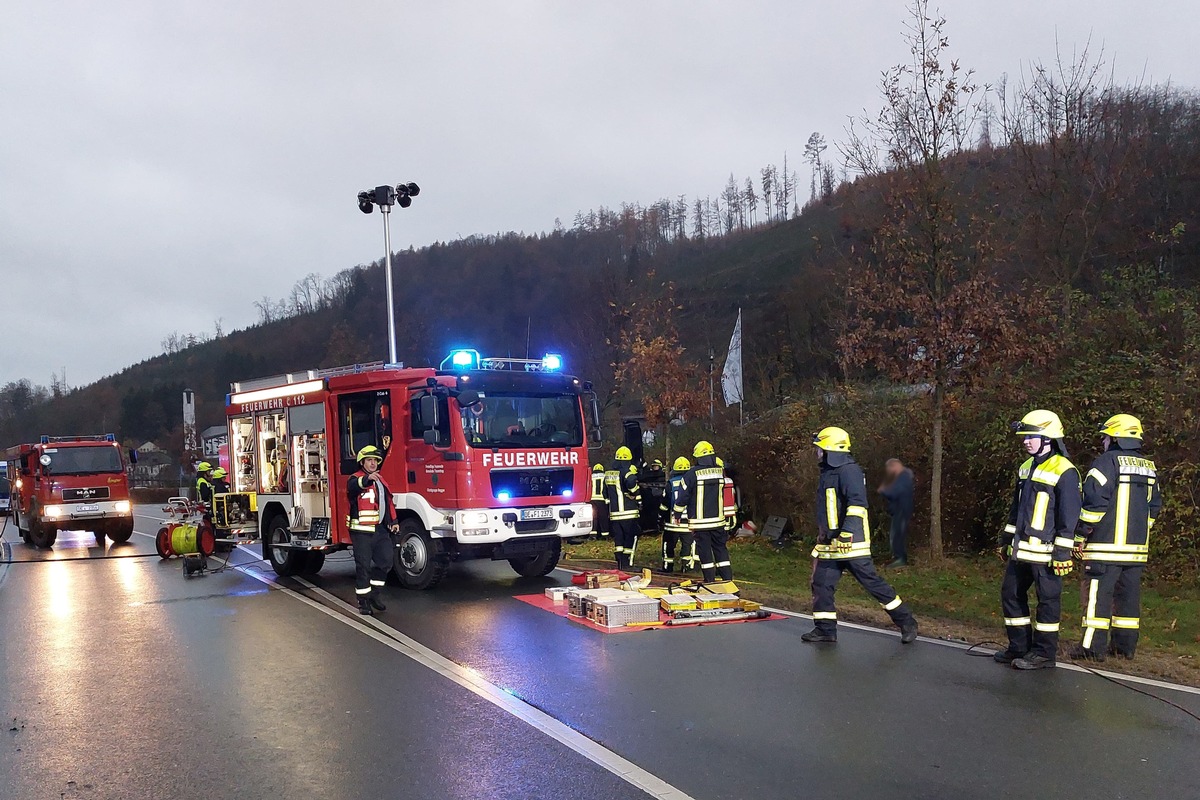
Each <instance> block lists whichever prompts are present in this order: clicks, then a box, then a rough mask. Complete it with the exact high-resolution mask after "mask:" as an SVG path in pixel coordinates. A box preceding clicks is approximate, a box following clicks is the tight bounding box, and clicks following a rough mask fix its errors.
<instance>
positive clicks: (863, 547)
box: [800, 427, 917, 644]
mask: <svg viewBox="0 0 1200 800" xmlns="http://www.w3.org/2000/svg"><path fill="white" fill-rule="evenodd" d="M813 444H814V445H816V448H817V461H818V463H819V464H820V465H821V477H820V480H819V481H818V483H817V546H816V547H814V548H813V551H812V557H813V572H812V593H813V623H814V627H813V629H812V630H811V631H809V632H808V633H806V634H804V635H803V636H801V637H800V639H801V640H802V641H805V642H836V641H837V607H836V606H835V604H834V596H835V594H836V592H837V585H838V580H839V579H840V578H841V577H842V573H843V572H846V571H849V572H850V574H851V575H853V576H854V579H855V580H856V581H858V582H859V584H861V585H862V587H863V588H864V589H866V590H867V592H868V593H869V594H870V595H871V596H872V597H874V598H875V600H876V602H878V603H879V605H881V606H883V610H884V611H886V612H887V613H888V616H890V617H891V618H892V622H894V623H896V625H897V627H899V628H900V641H901V642H903V643H904V644H909V643H910V642H913V641H915V640H916V638H917V620H916V618H915V617H913V614H912V611H911V610H910V609H909V607H908V604H907V603H905V602H904V601H903V600H901V599H900V596H899V595H898V594H896V590H895V589H893V588H892V587H891V585H890V584H889V583H888V582H887V581H885V580H884V579H883V578H881V577H879V573H878V572H876V571H875V564H874V562H872V561H871V525H870V522H869V520H868V519H867V479H866V477H864V475H863V471H862V468H861V467H860V466H858V463H857V462H856V461H855V460H854V457H853V456H851V455H850V434H848V433H847V432H846V431H845V430H843V429H842V428H835V427H829V428H823V429H822V430H821V431H820V432H819V433H817V434H816V435H815V436H813Z"/></svg>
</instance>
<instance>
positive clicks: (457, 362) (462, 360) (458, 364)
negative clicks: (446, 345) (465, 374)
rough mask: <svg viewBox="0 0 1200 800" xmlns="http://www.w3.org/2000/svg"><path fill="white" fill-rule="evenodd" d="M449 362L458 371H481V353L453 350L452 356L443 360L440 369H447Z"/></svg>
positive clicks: (464, 349)
mask: <svg viewBox="0 0 1200 800" xmlns="http://www.w3.org/2000/svg"><path fill="white" fill-rule="evenodd" d="M447 362H449V364H450V366H452V367H453V368H454V369H457V370H468V369H479V351H478V350H468V349H466V348H463V349H459V350H451V351H450V355H448V356H446V357H445V358H444V359H442V364H441V366H440V367H439V369H445V368H446V364H447Z"/></svg>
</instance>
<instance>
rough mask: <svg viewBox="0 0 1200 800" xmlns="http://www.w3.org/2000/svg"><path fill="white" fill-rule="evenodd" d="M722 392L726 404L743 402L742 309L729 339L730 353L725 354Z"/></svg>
mask: <svg viewBox="0 0 1200 800" xmlns="http://www.w3.org/2000/svg"><path fill="white" fill-rule="evenodd" d="M721 393H722V394H724V395H725V405H727V406H731V405H733V404H734V403H740V402H742V398H743V394H742V310H741V309H740V308H739V309H738V316H737V324H736V325H734V326H733V336H732V337H731V338H730V339H729V355H727V356H725V369H723V370H721Z"/></svg>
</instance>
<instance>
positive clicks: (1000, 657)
mask: <svg viewBox="0 0 1200 800" xmlns="http://www.w3.org/2000/svg"><path fill="white" fill-rule="evenodd" d="M1027 655H1029V653H1015V652H1013V651H1012V650H997V651H996V652H995V653H992V660H993V661H995V662H996V663H997V664H1004V665H1006V666H1011V665H1012V663H1013V662H1014V661H1016V660H1017V659H1018V658H1025V656H1027Z"/></svg>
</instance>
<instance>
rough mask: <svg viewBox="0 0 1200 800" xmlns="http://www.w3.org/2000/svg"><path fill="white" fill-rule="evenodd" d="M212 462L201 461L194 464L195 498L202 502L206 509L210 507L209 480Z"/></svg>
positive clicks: (211, 488)
mask: <svg viewBox="0 0 1200 800" xmlns="http://www.w3.org/2000/svg"><path fill="white" fill-rule="evenodd" d="M211 472H212V464H210V463H208V462H207V461H201V462H200V463H199V464H197V465H196V499H197V500H199V501H200V502H201V503H204V507H205V508H206V509H209V510H211V509H212V499H213V485H212V482H211V481H210V480H209V477H210V473H211Z"/></svg>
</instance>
